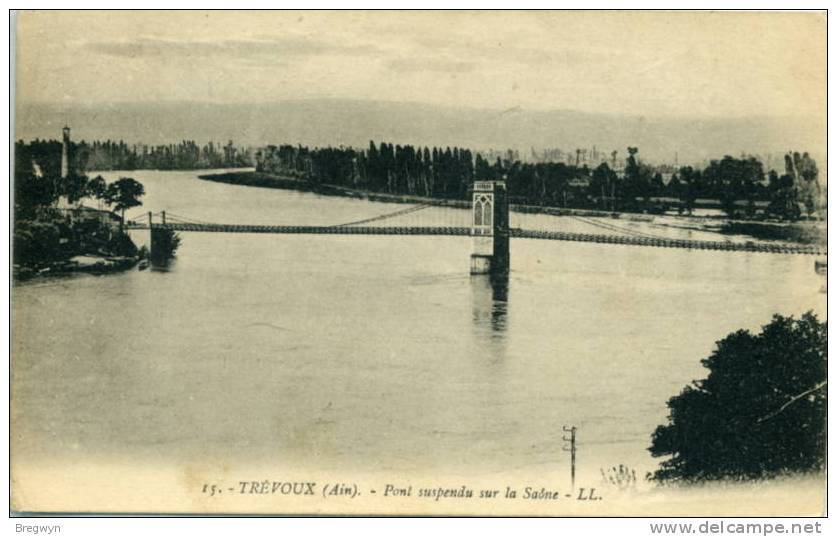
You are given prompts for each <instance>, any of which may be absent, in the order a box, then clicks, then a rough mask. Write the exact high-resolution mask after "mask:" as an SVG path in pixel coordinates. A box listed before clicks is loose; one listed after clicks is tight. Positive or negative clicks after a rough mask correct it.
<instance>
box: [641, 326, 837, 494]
mask: <svg viewBox="0 0 837 537" xmlns="http://www.w3.org/2000/svg"><path fill="white" fill-rule="evenodd" d="M827 334H828V332H827V325H826V323H825V322H819V321H818V319H817V317H816V316H815V315H814V314H813V313H810V312H809V313H806V314H804V315H803V316H802V317H801V318H800V319H799V320H795V319H794V318H793V317H783V316H781V315H776V316H774V317H773V320H772V322H771V323H770V324H768V325H766V326H764V327H763V330H762V332H761V333H760V334H758V335H753V334H751V333H750V332H748V331H746V330H739V331H738V332H734V333H732V334H730V335H728V336H727V337H725V338H724V339H722V340H721V341H719V342H717V343H716V345H717V347H716V349H715V351H714V352H713V353H712V355H711V356H709V358H706V359H705V360H702V361H701V363H702V364H703V365H704V366H705V367H706V368H708V369H709V375H708V376H707V378H706V379H704V380H700V381H696V382H694V383H693V384H692V385H690V386H686V387H685V388H684V389H683V391H682V392H681V393H680V394H679V395H677V396H674V397H672V398H671V399H669V401H668V407H669V409H670V414H669V418H668V421H669V422H668V424H667V425H661V426H659V427H657V429H656V431H654V433H653V435H652V444H651V447H650V448H649V451H651V454H652V455H653V456H655V457H661V456H670V458H669V459H668V460H665V461H663V462H662V463H661V464H660V469H659V470H657V471H656V472H655V473H654V474H653V475H652V479H654V480H657V481H669V482H671V481H686V482H693V481H702V480H710V479H757V478H766V477H773V476H776V475H779V474H783V473H788V472H805V471H819V470H822V469H823V468H824V464H825V460H824V459H825V442H826V429H825V428H826V410H827V405H826V390H825V388H826V369H827V354H826V352H827V337H828V336H827Z"/></svg>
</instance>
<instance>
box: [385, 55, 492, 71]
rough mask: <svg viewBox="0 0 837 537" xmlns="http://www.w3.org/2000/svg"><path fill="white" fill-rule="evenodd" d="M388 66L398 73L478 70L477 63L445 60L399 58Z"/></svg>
mask: <svg viewBox="0 0 837 537" xmlns="http://www.w3.org/2000/svg"><path fill="white" fill-rule="evenodd" d="M386 66H387V67H388V68H390V69H392V70H393V71H396V72H398V73H420V72H427V71H435V72H440V73H467V72H470V71H473V70H474V69H476V67H477V64H476V63H475V62H467V61H461V60H447V59H443V58H409V59H407V58H398V59H395V60H389V61H387V62H386Z"/></svg>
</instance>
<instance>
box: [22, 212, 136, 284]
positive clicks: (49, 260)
mask: <svg viewBox="0 0 837 537" xmlns="http://www.w3.org/2000/svg"><path fill="white" fill-rule="evenodd" d="M12 253H13V260H14V261H13V265H12V277H13V278H14V279H15V280H18V281H22V280H27V279H31V278H34V277H36V276H51V275H57V274H67V273H73V272H84V273H90V274H109V273H113V272H119V271H124V270H128V269H130V268H132V267H133V266H134V265H136V264H137V263H138V262H139V261H140V260H141V259H142V258H143V257H144V256H145V252H144V251H143V250H140V249H139V248H137V246H136V245H135V244H134V242H133V241H132V240H131V238H130V237H129V236H128V235H127V234H126V233H124V232H123V231H122V230H121V229H120V226H119V220H118V218H116V217H115V216H112V214H111V213H108V212H107V211H92V210H87V211H80V210H78V211H66V212H61V211H56V210H44V211H42V212H41V213H40V214H38V215H36V216H34V217H30V218H21V219H19V220H17V221H16V222H15V227H14V244H13V251H12Z"/></svg>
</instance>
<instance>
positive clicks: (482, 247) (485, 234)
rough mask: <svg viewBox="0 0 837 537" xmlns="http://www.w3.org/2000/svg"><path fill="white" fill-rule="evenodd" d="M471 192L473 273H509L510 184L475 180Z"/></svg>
mask: <svg viewBox="0 0 837 537" xmlns="http://www.w3.org/2000/svg"><path fill="white" fill-rule="evenodd" d="M471 191H472V194H473V205H472V209H471V215H472V216H471V218H472V224H471V236H472V237H473V249H472V251H471V274H492V275H502V274H508V272H509V263H510V255H509V199H508V194H507V191H506V182H505V181H474V184H473V187H472V189H471Z"/></svg>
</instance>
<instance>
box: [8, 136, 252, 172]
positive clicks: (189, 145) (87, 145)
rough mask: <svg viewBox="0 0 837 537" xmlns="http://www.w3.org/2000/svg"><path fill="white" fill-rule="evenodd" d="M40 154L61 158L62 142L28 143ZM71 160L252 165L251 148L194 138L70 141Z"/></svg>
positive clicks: (85, 167)
mask: <svg viewBox="0 0 837 537" xmlns="http://www.w3.org/2000/svg"><path fill="white" fill-rule="evenodd" d="M18 144H23V145H30V146H33V147H34V148H40V149H37V151H38V152H39V153H41V154H49V155H52V156H53V158H54V157H55V155H57V157H58V164H59V166H60V164H61V162H60V159H61V142H58V141H55V140H35V141H33V142H30V143H29V144H24V142H18ZM70 157H71V158H70V161H71V162H72V163H73V168H74V169H76V170H78V171H80V172H84V171H91V170H97V171H104V170H194V169H210V168H242V167H248V166H252V165H253V160H252V157H251V155H250V152H249V151H248V150H247V149H245V148H240V147H235V146H234V145H233V142H232V141H229V142H228V143H227V144H226V145H221V144H216V143H212V142H209V143H208V144H206V145H204V146H199V145H198V144H197V143H195V142H194V141H192V140H184V141H182V142H180V143H177V144H167V145H156V146H149V145H144V144H140V145H136V144H134V145H128V144H126V143H125V142H123V141H121V140H120V141H113V140H105V141H99V140H96V141H93V142H86V141H81V142H78V143H76V142H71V143H70Z"/></svg>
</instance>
